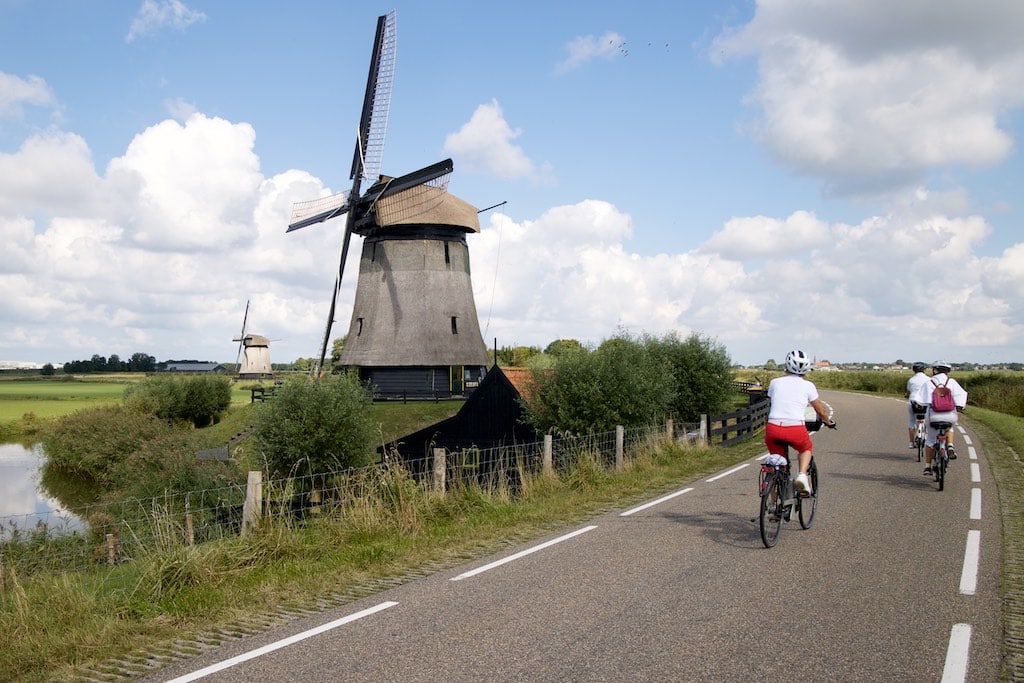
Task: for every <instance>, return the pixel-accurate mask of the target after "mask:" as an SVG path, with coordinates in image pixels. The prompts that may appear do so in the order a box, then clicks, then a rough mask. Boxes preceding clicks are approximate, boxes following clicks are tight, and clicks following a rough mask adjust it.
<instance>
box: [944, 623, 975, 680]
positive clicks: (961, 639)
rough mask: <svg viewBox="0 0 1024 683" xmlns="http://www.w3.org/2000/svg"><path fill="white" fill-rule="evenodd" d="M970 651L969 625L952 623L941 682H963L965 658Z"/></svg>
mask: <svg viewBox="0 0 1024 683" xmlns="http://www.w3.org/2000/svg"><path fill="white" fill-rule="evenodd" d="M970 651H971V625H970V624H953V628H952V629H950V631H949V646H948V647H947V648H946V666H945V667H943V669H942V683H963V681H966V680H967V658H968V656H969V654H970Z"/></svg>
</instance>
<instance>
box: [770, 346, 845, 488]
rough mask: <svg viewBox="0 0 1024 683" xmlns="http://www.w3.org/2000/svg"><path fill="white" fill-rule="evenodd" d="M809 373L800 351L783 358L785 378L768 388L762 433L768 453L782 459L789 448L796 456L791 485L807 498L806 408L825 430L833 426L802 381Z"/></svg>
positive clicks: (811, 389) (813, 392) (808, 385)
mask: <svg viewBox="0 0 1024 683" xmlns="http://www.w3.org/2000/svg"><path fill="white" fill-rule="evenodd" d="M810 370H811V359H810V358H808V357H807V355H806V354H805V353H804V352H803V351H797V350H794V351H790V352H789V353H787V354H786V374H785V375H783V376H782V377H776V378H775V379H773V380H772V381H771V382H770V383H769V384H768V398H769V399H770V400H771V402H772V404H771V409H770V410H769V412H768V424H767V425H766V427H765V432H764V443H765V445H766V446H768V452H769V453H772V454H775V455H782V456H785V455H786V451H787V447H792V448H793V449H795V450H796V452H797V453H798V454H799V455H798V456H797V463H798V466H799V471H798V474H797V476H796V479H795V480H794V482H793V483H794V484H795V485H796V487H797V489H798V490H799V491H801V492H803V493H807V494H810V493H811V482H810V479H809V478H808V477H807V468H808V467H809V466H810V464H811V452H812V451H813V450H814V443H813V442H812V441H811V435H810V433H808V431H807V422H806V410H807V406H811V407H812V408H814V412H815V413H817V414H818V417H819V418H821V421H822V422H824V423H825V425H826V426H828V427H835V426H836V423H835V421H834V420H832V417H831V415H829V409H828V406H826V405H825V404H824V403H823V402H822V400H821V399H820V398H818V389H817V387H815V386H814V384H813V383H812V382H809V381H808V380H806V379H804V375H806V374H807V373H808V372H810Z"/></svg>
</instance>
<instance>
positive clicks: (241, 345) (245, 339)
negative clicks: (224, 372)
mask: <svg viewBox="0 0 1024 683" xmlns="http://www.w3.org/2000/svg"><path fill="white" fill-rule="evenodd" d="M248 321H249V301H246V302H245V315H244V316H242V331H241V332H240V333H239V335H238V336H237V337H236V338H235V339H234V340H233V341H236V342H238V355H237V356H236V357H235V366H236V367H237V368H238V377H239V378H240V379H261V378H264V377H272V376H273V374H274V372H273V370H272V369H271V366H270V340H269V339H267V338H266V337H264V336H263V335H260V334H251V333H246V331H245V326H246V323H248Z"/></svg>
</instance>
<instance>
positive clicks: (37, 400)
mask: <svg viewBox="0 0 1024 683" xmlns="http://www.w3.org/2000/svg"><path fill="white" fill-rule="evenodd" d="M144 378H145V375H141V374H139V375H109V376H104V377H102V378H97V379H88V380H78V379H76V380H70V381H69V380H39V379H31V380H25V379H10V380H2V381H0V424H5V423H11V422H16V421H18V420H21V419H22V417H23V416H24V415H26V414H29V413H31V414H32V415H35V417H36V419H40V420H47V419H50V418H54V417H61V416H63V415H68V414H70V413H73V412H75V411H78V410H82V409H83V408H95V407H97V406H102V405H109V404H112V403H118V402H120V401H121V399H122V398H123V397H124V390H125V388H126V387H128V386H130V385H131V384H133V383H135V382H137V381H139V380H141V379H144ZM253 385H254V383H253V382H246V383H236V384H235V385H233V388H232V392H231V404H232V405H242V404H247V403H249V402H250V401H251V400H252V392H251V391H250V387H252V386H253Z"/></svg>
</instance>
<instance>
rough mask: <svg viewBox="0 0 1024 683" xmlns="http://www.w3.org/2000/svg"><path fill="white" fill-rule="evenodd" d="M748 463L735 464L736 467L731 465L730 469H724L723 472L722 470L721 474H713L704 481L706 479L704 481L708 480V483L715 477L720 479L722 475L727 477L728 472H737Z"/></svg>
mask: <svg viewBox="0 0 1024 683" xmlns="http://www.w3.org/2000/svg"><path fill="white" fill-rule="evenodd" d="M749 465H750V463H749V462H745V463H743V464H742V465H737V466H736V467H733V468H732V469H731V470H726V471H725V472H722V473H721V474H716V475H715V476H713V477H711V478H710V479H705V480H704V481H706V482H708V483H709V484H710V483H711V482H713V481H715V480H716V479H721V478H722V477H728V476H729V475H730V474H735V473H736V472H739V471H740V470H742V469H743V468H744V467H748V466H749Z"/></svg>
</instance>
